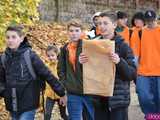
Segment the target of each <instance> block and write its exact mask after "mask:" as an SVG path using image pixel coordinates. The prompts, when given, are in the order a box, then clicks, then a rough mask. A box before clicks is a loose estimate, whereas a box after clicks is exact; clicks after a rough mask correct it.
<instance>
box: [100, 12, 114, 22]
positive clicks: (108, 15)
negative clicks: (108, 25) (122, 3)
mask: <svg viewBox="0 0 160 120" xmlns="http://www.w3.org/2000/svg"><path fill="white" fill-rule="evenodd" d="M99 16H100V17H108V18H110V19H111V21H112V22H116V20H117V16H116V13H115V12H113V11H106V12H102V13H101V14H100V15H99Z"/></svg>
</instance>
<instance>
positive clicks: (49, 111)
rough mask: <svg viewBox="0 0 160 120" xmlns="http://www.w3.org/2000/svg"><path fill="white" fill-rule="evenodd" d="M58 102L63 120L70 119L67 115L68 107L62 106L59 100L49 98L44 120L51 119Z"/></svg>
mask: <svg viewBox="0 0 160 120" xmlns="http://www.w3.org/2000/svg"><path fill="white" fill-rule="evenodd" d="M56 102H57V103H58V106H59V110H60V115H61V117H62V118H63V120H68V118H67V117H68V116H67V115H66V107H65V106H62V105H60V103H59V99H56V100H53V99H51V98H49V97H47V99H46V108H45V110H46V111H45V116H44V120H50V119H51V116H52V110H53V107H54V105H55V103H56Z"/></svg>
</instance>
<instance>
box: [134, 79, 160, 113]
mask: <svg viewBox="0 0 160 120" xmlns="http://www.w3.org/2000/svg"><path fill="white" fill-rule="evenodd" d="M136 92H137V94H138V99H139V104H140V107H141V109H142V112H143V113H144V114H145V115H147V114H149V113H159V112H160V77H145V76H138V78H137V83H136Z"/></svg>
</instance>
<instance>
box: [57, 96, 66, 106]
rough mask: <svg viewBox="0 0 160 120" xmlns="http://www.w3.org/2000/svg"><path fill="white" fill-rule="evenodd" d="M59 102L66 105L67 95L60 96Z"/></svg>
mask: <svg viewBox="0 0 160 120" xmlns="http://www.w3.org/2000/svg"><path fill="white" fill-rule="evenodd" d="M59 103H60V105H62V106H66V105H67V96H66V95H65V96H63V97H61V98H60V100H59Z"/></svg>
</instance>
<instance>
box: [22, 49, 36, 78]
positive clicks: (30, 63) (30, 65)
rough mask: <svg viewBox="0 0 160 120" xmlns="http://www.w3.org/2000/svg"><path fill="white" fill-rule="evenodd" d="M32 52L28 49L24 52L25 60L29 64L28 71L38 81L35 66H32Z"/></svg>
mask: <svg viewBox="0 0 160 120" xmlns="http://www.w3.org/2000/svg"><path fill="white" fill-rule="evenodd" d="M30 51H31V50H30V49H28V50H26V51H25V52H24V59H25V62H26V64H27V67H28V70H29V72H30V74H31V75H32V77H33V79H34V80H36V78H37V76H36V74H35V71H34V69H33V66H32V61H31V57H30Z"/></svg>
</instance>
